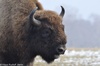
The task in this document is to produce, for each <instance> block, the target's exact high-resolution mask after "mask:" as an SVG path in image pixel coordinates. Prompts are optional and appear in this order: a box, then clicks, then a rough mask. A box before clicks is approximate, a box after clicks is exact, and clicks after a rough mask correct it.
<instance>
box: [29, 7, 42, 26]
mask: <svg viewBox="0 0 100 66" xmlns="http://www.w3.org/2000/svg"><path fill="white" fill-rule="evenodd" d="M37 9H38V8H37V7H36V8H35V9H33V10H32V11H31V13H30V15H29V21H30V22H31V24H33V25H36V26H39V25H41V22H40V21H39V20H37V19H35V18H34V14H35V12H36V10H37Z"/></svg>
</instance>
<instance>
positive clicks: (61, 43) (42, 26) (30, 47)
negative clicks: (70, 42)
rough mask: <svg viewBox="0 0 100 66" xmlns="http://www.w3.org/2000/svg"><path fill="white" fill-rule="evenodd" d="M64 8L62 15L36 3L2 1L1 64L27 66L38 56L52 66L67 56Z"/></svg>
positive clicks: (0, 14)
mask: <svg viewBox="0 0 100 66" xmlns="http://www.w3.org/2000/svg"><path fill="white" fill-rule="evenodd" d="M37 7H38V8H39V9H38V8H37ZM61 8H62V11H61V13H60V15H59V14H57V13H56V12H54V11H51V10H44V9H43V8H42V6H39V5H38V6H37V4H36V3H34V1H33V0H0V64H23V65H24V66H27V65H28V64H29V63H30V62H32V61H33V60H34V58H35V57H36V56H37V55H40V56H41V57H42V58H43V59H44V60H45V61H46V62H47V63H50V62H53V61H54V59H56V58H58V57H59V55H60V54H64V52H65V45H66V35H65V32H64V25H63V24H62V21H63V16H64V13H65V10H64V8H63V7H62V6H61Z"/></svg>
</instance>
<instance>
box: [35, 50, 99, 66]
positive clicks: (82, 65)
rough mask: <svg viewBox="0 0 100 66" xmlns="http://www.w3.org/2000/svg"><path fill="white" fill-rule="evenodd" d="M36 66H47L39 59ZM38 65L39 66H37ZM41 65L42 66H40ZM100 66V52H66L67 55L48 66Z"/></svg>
mask: <svg viewBox="0 0 100 66" xmlns="http://www.w3.org/2000/svg"><path fill="white" fill-rule="evenodd" d="M34 64H35V65H36V66H41V65H42V64H43V65H45V66H46V65H47V64H46V63H45V61H43V60H42V59H40V57H37V58H36V60H35V63H34ZM37 64H38V65H37ZM39 64H40V65H39ZM66 65H67V66H100V50H77V51H76V50H66V52H65V54H64V55H62V56H61V57H60V58H58V59H56V60H55V61H54V62H53V63H52V64H50V65H48V66H66Z"/></svg>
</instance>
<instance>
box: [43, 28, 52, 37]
mask: <svg viewBox="0 0 100 66" xmlns="http://www.w3.org/2000/svg"><path fill="white" fill-rule="evenodd" d="M50 34H51V29H50V28H46V29H43V31H42V37H48V36H49V35H50Z"/></svg>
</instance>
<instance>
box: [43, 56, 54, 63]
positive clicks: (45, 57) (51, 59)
mask: <svg viewBox="0 0 100 66" xmlns="http://www.w3.org/2000/svg"><path fill="white" fill-rule="evenodd" d="M42 59H44V60H45V61H46V62H47V63H52V62H53V61H54V60H55V59H56V58H54V57H53V56H46V55H43V56H42Z"/></svg>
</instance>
